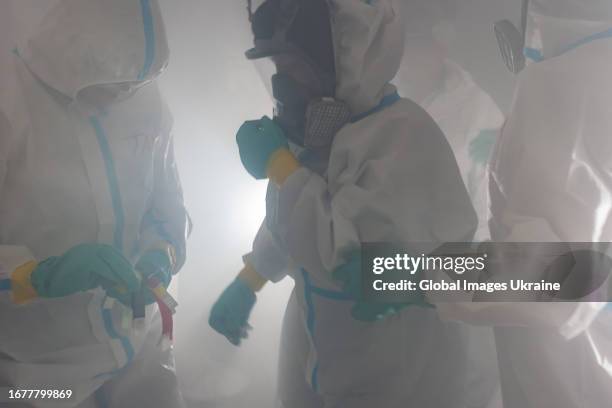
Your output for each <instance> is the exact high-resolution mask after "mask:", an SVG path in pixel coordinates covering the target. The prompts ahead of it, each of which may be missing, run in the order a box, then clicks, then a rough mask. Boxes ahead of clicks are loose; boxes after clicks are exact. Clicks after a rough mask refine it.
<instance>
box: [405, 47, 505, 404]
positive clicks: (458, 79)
mask: <svg viewBox="0 0 612 408" xmlns="http://www.w3.org/2000/svg"><path fill="white" fill-rule="evenodd" d="M404 58H418V55H410V56H407V55H404ZM408 66H410V65H408ZM404 69H406V67H404V66H403V67H400V74H398V77H397V78H398V79H399V78H401V79H403V80H404V81H408V80H411V75H410V73H409V72H402V71H403V70H404ZM443 73H444V77H443V82H442V84H440V86H439V88H438V89H435V90H432V93H431V94H429V95H427V96H426V97H425V98H423V99H422V100H416V102H417V103H418V104H419V105H420V106H422V107H423V108H424V109H425V110H426V111H427V113H429V114H430V115H431V117H432V118H433V119H434V120H435V121H436V123H437V124H438V126H440V129H442V131H443V132H444V135H445V136H446V139H447V140H448V142H449V144H450V146H451V148H452V150H453V153H454V154H455V159H456V160H457V164H458V165H459V170H460V172H461V177H462V179H463V182H464V183H465V186H466V188H467V191H468V193H469V195H470V198H471V199H472V204H473V205H474V209H475V210H476V214H477V216H478V229H477V231H476V234H475V236H474V240H475V241H477V242H478V241H483V240H485V239H489V238H490V234H489V225H488V223H489V215H490V211H489V175H488V168H487V165H488V162H487V161H481V160H474V158H473V157H472V156H471V154H470V146H471V145H472V143H473V142H474V141H476V142H478V139H480V138H487V139H489V138H495V137H497V135H498V134H499V132H500V130H501V127H502V125H503V123H504V116H503V114H502V113H501V111H500V110H499V107H498V106H497V104H496V103H495V101H493V99H492V98H491V97H490V96H489V95H488V94H487V93H486V92H484V91H483V90H482V89H481V88H480V87H479V86H478V85H477V84H476V83H475V82H474V80H473V79H472V76H471V75H470V74H469V73H468V72H467V71H465V70H464V69H463V68H462V67H461V66H459V65H458V64H457V63H455V62H453V61H451V60H449V59H447V60H445V62H444V68H443ZM414 79H415V80H418V78H414ZM407 88H408V87H407ZM398 89H399V91H400V94H402V95H407V96H410V93H409V91H406V94H404V93H403V92H402V89H403V86H402V83H401V82H400V83H398ZM468 331H469V341H468V347H469V350H470V351H469V354H468V356H469V358H468V365H469V367H470V368H468V369H467V370H466V373H465V375H466V376H467V377H468V386H469V389H470V392H469V396H468V402H469V404H468V406H471V407H486V406H490V407H493V406H498V405H496V404H498V402H497V399H498V392H499V379H498V368H497V354H496V352H495V341H494V338H493V332H492V330H491V329H490V328H486V327H475V326H472V327H470V328H469V329H468Z"/></svg>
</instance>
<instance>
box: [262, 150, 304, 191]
mask: <svg viewBox="0 0 612 408" xmlns="http://www.w3.org/2000/svg"><path fill="white" fill-rule="evenodd" d="M299 168H300V162H298V160H297V159H296V158H295V156H294V155H293V153H291V152H290V151H289V149H286V148H282V149H278V150H277V151H275V152H274V153H272V156H271V157H270V160H269V161H268V168H267V171H266V173H267V175H268V178H269V179H270V180H272V181H273V182H274V183H276V184H277V185H279V186H280V185H282V184H283V183H284V182H285V180H287V178H288V177H289V176H290V175H291V174H293V172H295V171H296V170H297V169H299Z"/></svg>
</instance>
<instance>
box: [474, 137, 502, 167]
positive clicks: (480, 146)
mask: <svg viewBox="0 0 612 408" xmlns="http://www.w3.org/2000/svg"><path fill="white" fill-rule="evenodd" d="M498 134H499V133H498V131H497V130H483V131H482V132H480V133H479V134H478V136H476V137H475V138H474V140H472V141H471V142H470V148H469V150H470V152H469V155H470V159H471V160H472V162H474V163H476V164H481V165H485V164H487V163H488V162H489V159H490V158H491V153H492V152H493V147H494V146H495V142H496V141H497V136H498Z"/></svg>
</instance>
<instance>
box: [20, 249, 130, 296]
mask: <svg viewBox="0 0 612 408" xmlns="http://www.w3.org/2000/svg"><path fill="white" fill-rule="evenodd" d="M31 282H32V286H33V287H34V289H35V290H36V292H37V293H38V296H40V297H45V298H57V297H63V296H68V295H72V294H74V293H77V292H84V291H87V290H91V289H94V288H96V287H98V286H101V287H102V288H104V289H105V290H107V291H108V290H110V289H111V288H113V287H115V286H121V287H124V288H125V289H126V290H127V291H128V292H135V291H137V290H138V288H139V287H140V282H139V280H138V278H137V277H136V274H135V273H134V269H133V268H132V265H131V264H130V263H129V262H128V260H127V259H125V257H124V256H123V255H122V254H121V253H120V252H119V251H117V250H116V249H115V248H113V247H112V246H109V245H103V244H82V245H77V246H75V247H73V248H71V249H70V250H68V251H67V252H66V253H65V254H64V255H62V256H54V257H50V258H47V259H46V260H44V261H42V262H41V263H40V264H38V266H37V267H36V269H34V271H33V272H32V276H31Z"/></svg>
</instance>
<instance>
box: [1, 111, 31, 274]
mask: <svg viewBox="0 0 612 408" xmlns="http://www.w3.org/2000/svg"><path fill="white" fill-rule="evenodd" d="M11 139H12V134H11V125H10V122H9V121H8V118H7V117H6V115H4V113H3V112H2V111H0V199H2V196H3V191H4V183H5V182H6V175H7V172H8V166H9V155H10V152H11V149H12V142H11ZM34 260H35V258H34V256H33V254H32V253H31V251H30V250H29V249H28V248H27V247H25V246H23V245H19V243H18V242H2V241H0V279H8V278H10V276H11V273H12V272H13V271H14V270H15V269H17V268H18V267H19V266H21V265H24V264H25V263H27V262H30V261H34Z"/></svg>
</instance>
